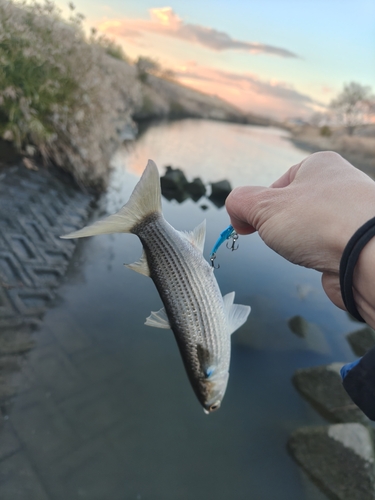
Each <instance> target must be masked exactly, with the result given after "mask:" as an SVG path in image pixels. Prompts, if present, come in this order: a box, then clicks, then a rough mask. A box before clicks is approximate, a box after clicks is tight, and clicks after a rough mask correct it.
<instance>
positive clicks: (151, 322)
mask: <svg viewBox="0 0 375 500" xmlns="http://www.w3.org/2000/svg"><path fill="white" fill-rule="evenodd" d="M145 325H147V326H153V327H154V328H165V329H170V328H171V325H170V323H169V319H168V316H167V313H166V312H165V309H164V307H162V308H161V309H160V310H159V311H157V312H155V311H151V314H150V316H149V317H148V318H146V322H145Z"/></svg>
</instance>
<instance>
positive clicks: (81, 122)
mask: <svg viewBox="0 0 375 500" xmlns="http://www.w3.org/2000/svg"><path fill="white" fill-rule="evenodd" d="M73 8H74V7H73V6H72V9H73ZM82 19H83V17H82V16H81V15H80V14H74V15H72V16H71V18H70V19H69V20H68V21H67V20H64V19H63V18H62V16H61V12H60V10H59V9H58V8H57V7H56V6H55V5H54V4H53V2H51V1H50V0H45V2H44V3H43V4H41V3H38V2H37V1H32V2H31V3H30V2H28V3H26V1H22V2H19V3H16V2H14V1H13V0H0V135H1V136H2V137H3V138H4V139H6V140H10V141H13V142H14V144H15V145H16V146H17V147H18V148H19V149H21V150H23V151H26V150H27V151H29V152H30V151H31V150H32V148H36V150H37V151H38V152H39V153H40V154H41V155H42V157H43V158H44V160H45V161H46V162H49V161H52V162H54V163H56V164H57V165H59V166H61V167H63V168H64V169H66V170H68V171H70V172H71V173H73V175H74V176H75V177H76V179H77V180H78V181H79V182H80V183H83V184H86V185H89V186H93V187H95V188H103V187H104V186H105V185H106V182H107V178H108V171H109V159H110V156H111V153H112V152H113V149H114V148H115V146H116V145H117V143H118V140H119V138H118V137H119V134H118V130H119V129H121V127H124V126H125V124H126V122H127V121H129V120H130V113H131V111H132V107H133V105H134V102H137V100H138V99H139V97H138V92H139V89H138V88H137V83H136V78H135V71H134V69H133V68H132V67H131V66H130V65H128V64H127V63H126V62H124V61H123V56H122V55H121V54H120V52H119V51H117V52H116V50H117V49H116V45H115V44H113V43H112V42H110V41H105V40H103V38H102V39H99V40H98V39H97V38H95V36H94V34H93V35H92V37H91V38H90V40H89V41H88V40H86V38H85V35H84V32H83V29H82ZM108 54H110V55H111V57H110V56H109V55H108ZM119 55H121V60H120V59H119V57H118V56H119ZM114 57H116V59H114Z"/></svg>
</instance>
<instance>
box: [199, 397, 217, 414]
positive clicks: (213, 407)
mask: <svg viewBox="0 0 375 500" xmlns="http://www.w3.org/2000/svg"><path fill="white" fill-rule="evenodd" d="M220 405H221V401H220V399H218V400H217V401H215V402H214V403H212V405H209V406H208V407H207V408H203V411H204V413H205V414H206V415H209V414H210V413H213V412H214V411H216V410H218V409H219V408H220Z"/></svg>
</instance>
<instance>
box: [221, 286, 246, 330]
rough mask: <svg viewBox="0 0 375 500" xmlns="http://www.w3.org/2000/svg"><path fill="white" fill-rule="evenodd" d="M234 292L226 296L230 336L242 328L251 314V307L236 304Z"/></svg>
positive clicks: (225, 303) (225, 305)
mask: <svg viewBox="0 0 375 500" xmlns="http://www.w3.org/2000/svg"><path fill="white" fill-rule="evenodd" d="M234 295H235V293H234V292H231V293H227V295H224V297H223V302H224V313H225V316H226V320H227V330H228V335H232V333H233V332H235V331H236V330H238V329H239V328H240V326H242V325H243V324H244V323H245V321H246V320H247V317H248V316H249V314H250V311H251V308H250V306H243V305H241V304H234V303H233V302H234Z"/></svg>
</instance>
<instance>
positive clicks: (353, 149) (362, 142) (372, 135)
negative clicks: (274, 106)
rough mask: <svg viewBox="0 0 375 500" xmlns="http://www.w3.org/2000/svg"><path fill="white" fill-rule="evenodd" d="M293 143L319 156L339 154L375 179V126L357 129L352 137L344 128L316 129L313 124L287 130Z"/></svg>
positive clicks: (364, 126) (291, 127)
mask: <svg viewBox="0 0 375 500" xmlns="http://www.w3.org/2000/svg"><path fill="white" fill-rule="evenodd" d="M287 128H288V129H289V131H290V133H291V137H290V140H291V141H292V142H293V144H295V145H296V146H297V147H299V148H301V149H304V150H306V151H308V152H309V153H316V152H317V151H327V150H330V151H336V152H337V153H339V154H341V155H342V156H343V157H344V158H345V159H347V160H348V161H349V162H350V163H352V164H353V165H354V166H355V167H357V168H359V169H360V170H362V171H363V172H365V173H366V174H368V175H369V176H371V177H372V178H375V126H374V125H363V126H359V127H357V129H356V130H355V131H354V133H353V135H349V134H348V133H347V132H346V130H345V129H344V128H343V127H337V128H332V129H331V128H329V127H313V126H311V125H302V126H290V127H287Z"/></svg>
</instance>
